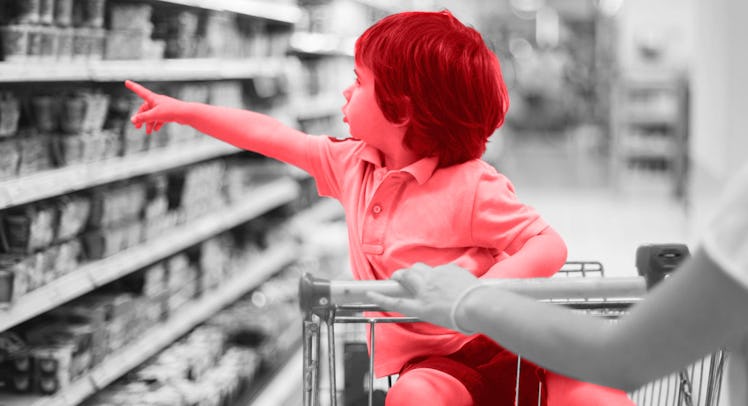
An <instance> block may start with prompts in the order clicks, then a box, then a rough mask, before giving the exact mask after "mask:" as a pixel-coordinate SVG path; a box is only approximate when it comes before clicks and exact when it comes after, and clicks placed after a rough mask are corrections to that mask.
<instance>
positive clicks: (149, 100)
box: [125, 80, 185, 134]
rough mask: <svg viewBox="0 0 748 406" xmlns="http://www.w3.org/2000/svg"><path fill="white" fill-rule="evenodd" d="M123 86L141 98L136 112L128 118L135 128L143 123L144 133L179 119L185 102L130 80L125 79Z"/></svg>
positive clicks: (156, 129)
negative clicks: (141, 100)
mask: <svg viewBox="0 0 748 406" xmlns="http://www.w3.org/2000/svg"><path fill="white" fill-rule="evenodd" d="M125 86H126V87H127V88H128V89H130V90H132V91H133V92H135V94H137V95H138V96H140V98H141V99H143V104H142V105H141V106H140V108H139V109H138V111H137V113H135V115H134V116H132V117H131V118H130V121H131V122H132V123H133V124H134V125H135V127H136V128H140V127H141V126H142V125H143V124H145V129H146V133H147V134H150V133H152V132H154V131H158V130H159V129H161V127H162V126H163V125H164V123H168V122H179V121H180V120H179V118H180V115H181V113H182V111H183V110H184V108H183V105H184V104H185V102H183V101H181V100H177V99H175V98H172V97H169V96H164V95H162V94H158V93H154V92H152V91H150V90H148V89H146V88H145V87H143V86H142V85H140V84H138V83H135V82H133V81H130V80H126V81H125Z"/></svg>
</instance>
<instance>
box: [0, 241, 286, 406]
mask: <svg viewBox="0 0 748 406" xmlns="http://www.w3.org/2000/svg"><path fill="white" fill-rule="evenodd" d="M294 253H295V248H294V244H293V243H290V242H289V243H284V244H280V245H277V246H275V247H273V248H269V249H268V250H267V251H265V252H264V253H262V254H260V256H259V257H258V258H257V259H256V260H255V261H254V262H253V263H252V264H250V265H249V266H248V267H247V269H248V271H247V272H244V273H241V274H239V275H237V276H236V277H234V278H232V279H229V280H228V281H226V282H225V283H224V284H223V285H222V286H221V287H220V288H218V289H217V290H215V291H211V292H209V294H207V295H206V296H204V297H202V298H200V299H198V300H196V301H194V302H191V303H189V304H186V305H185V306H184V307H182V308H180V310H179V312H178V314H177V315H175V316H174V317H171V318H169V319H168V320H167V321H166V322H164V323H163V324H161V325H159V326H157V327H153V328H151V329H150V330H149V331H148V332H147V333H146V334H144V335H143V336H142V337H141V338H140V339H138V340H137V341H135V342H133V343H131V344H129V345H127V346H126V347H125V348H124V349H122V350H121V351H118V352H117V353H115V354H114V355H111V356H109V357H107V358H106V359H105V360H104V361H103V362H102V363H101V364H100V365H99V366H97V367H95V368H93V369H92V370H91V371H90V372H89V373H88V374H86V375H84V376H83V377H81V378H79V379H78V380H77V381H75V382H74V383H73V384H72V385H70V386H69V387H67V388H66V389H63V390H62V391H60V392H58V393H57V394H55V395H53V396H48V397H37V398H30V397H20V396H19V397H15V398H14V399H10V400H5V399H4V400H3V402H2V404H3V406H21V405H26V406H73V405H77V404H79V403H81V402H82V401H84V400H85V399H86V398H88V397H89V396H91V395H93V394H95V393H96V392H98V391H99V390H101V389H102V388H104V387H105V386H107V385H109V384H110V383H112V382H113V381H114V380H116V379H117V378H119V377H121V376H122V375H124V374H125V373H127V372H129V371H130V370H132V369H134V368H135V367H137V366H138V365H140V364H142V363H143V362H145V361H146V360H148V359H149V358H150V357H152V356H153V355H155V354H156V353H158V352H159V351H161V350H162V349H163V348H164V347H166V346H168V345H169V344H171V343H173V342H174V341H176V340H177V339H179V338H180V337H181V336H183V335H184V334H186V333H188V332H189V331H190V330H191V329H192V328H194V327H195V326H197V325H198V324H200V323H202V322H204V321H205V320H207V319H208V318H210V317H211V316H212V315H213V314H215V313H217V312H218V311H219V310H221V309H222V308H224V307H225V306H227V305H229V304H231V303H233V302H235V301H236V300H238V299H239V298H240V297H241V296H242V295H244V294H245V293H246V292H248V291H250V290H252V289H254V288H255V287H257V286H259V285H260V284H262V282H264V281H265V280H266V279H267V278H269V277H270V276H272V275H273V274H274V273H275V272H277V271H278V270H280V269H281V268H282V267H283V266H285V265H287V264H289V263H291V262H293V261H294V260H295V257H294Z"/></svg>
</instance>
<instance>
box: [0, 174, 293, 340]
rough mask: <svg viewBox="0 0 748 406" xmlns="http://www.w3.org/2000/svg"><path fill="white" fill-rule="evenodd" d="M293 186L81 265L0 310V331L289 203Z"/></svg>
mask: <svg viewBox="0 0 748 406" xmlns="http://www.w3.org/2000/svg"><path fill="white" fill-rule="evenodd" d="M298 189H299V188H298V184H297V183H296V182H294V181H293V180H291V179H288V178H282V179H279V180H276V181H273V182H270V183H269V184H266V185H262V186H258V187H257V188H255V189H254V190H253V191H252V192H251V193H249V196H248V197H247V198H245V199H242V201H241V202H240V203H238V204H236V205H234V206H231V207H227V208H225V209H224V210H221V211H219V212H217V213H214V214H210V215H206V216H204V217H202V218H200V219H198V220H196V221H193V222H190V223H189V224H185V225H182V226H178V227H175V228H174V229H172V230H171V231H168V232H166V233H164V234H163V235H161V236H160V237H159V239H158V240H155V241H147V242H145V243H143V244H140V245H138V246H135V247H132V248H129V249H127V250H124V251H122V252H120V253H118V254H115V255H112V256H110V257H107V258H104V259H102V260H99V261H95V262H92V263H89V264H86V265H84V266H81V267H80V268H78V269H77V270H76V271H74V272H72V273H70V274H67V275H65V276H63V277H61V278H59V279H57V280H55V281H53V282H51V283H49V284H47V285H45V286H43V287H41V288H39V289H36V290H34V291H32V292H29V293H28V294H26V295H23V296H21V297H20V298H18V300H16V301H14V302H13V304H12V306H11V307H10V308H8V309H5V310H2V311H0V331H5V330H7V329H8V328H11V327H13V326H15V325H17V324H19V323H22V322H24V321H26V320H29V319H31V318H32V317H34V316H37V315H39V314H41V313H44V312H45V311H48V310H50V309H53V308H55V307H57V306H59V305H61V304H63V303H65V302H67V301H69V300H72V299H74V298H76V297H78V296H81V295H83V294H85V293H88V292H90V291H92V290H94V289H96V288H97V287H99V286H102V285H104V284H106V283H109V282H111V281H114V280H116V279H118V278H121V277H123V276H125V275H127V274H130V273H132V272H134V271H136V270H138V269H141V268H143V267H145V266H148V265H150V264H152V263H154V262H156V261H158V260H161V259H163V258H166V257H168V256H169V255H172V254H175V253H177V252H179V251H182V250H184V249H186V248H189V247H190V246H192V245H195V244H197V243H199V242H201V241H203V240H205V239H207V238H209V237H211V236H213V235H215V234H218V233H221V232H223V231H225V230H228V229H230V228H232V227H234V226H237V225H239V224H242V223H244V222H247V221H249V220H251V219H253V218H255V217H257V216H259V215H261V214H263V213H265V212H266V211H269V210H271V209H273V208H275V207H278V206H280V205H282V204H285V203H288V202H290V201H291V200H293V199H294V198H295V197H296V196H297V195H298V193H299V190H298Z"/></svg>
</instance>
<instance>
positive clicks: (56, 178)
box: [0, 0, 353, 406]
mask: <svg viewBox="0 0 748 406" xmlns="http://www.w3.org/2000/svg"><path fill="white" fill-rule="evenodd" d="M120 2H121V3H126V2H127V1H126V0H121V1H120V0H108V3H120ZM144 3H148V4H151V5H153V7H154V10H155V8H157V7H161V11H166V10H172V9H173V10H179V9H180V8H181V9H182V10H185V11H196V10H194V9H196V8H197V9H204V10H209V11H219V12H225V13H229V14H234V15H238V16H244V17H249V18H242V19H241V23H242V24H256V27H257V29H259V30H260V32H261V33H262V35H272V34H273V33H276V34H277V31H273V30H278V29H281V30H285V29H286V27H287V28H289V29H290V28H292V27H291V26H292V25H294V24H296V23H297V22H298V21H299V20H300V19H301V18H302V17H303V16H304V14H305V10H303V9H302V8H300V7H297V6H296V5H295V3H289V2H271V1H269V0H267V1H264V0H263V1H259V0H242V1H235V0H146V1H145V2H144ZM189 9H193V10H189ZM196 14H199V15H201V16H203V17H205V16H207V15H210V16H216V14H215V13H196ZM200 18H202V17H200ZM261 20H265V21H261ZM153 21H154V23H156V20H153ZM285 24H288V25H289V26H284V25H285ZM106 28H107V30H109V29H114V27H106ZM76 29H77V26H76ZM265 30H268V31H265ZM285 35H290V31H289V32H288V33H286V34H285ZM322 35H323V36H325V37H326V38H327V40H325V41H323V42H324V43H326V44H334V46H331V47H327V46H325V47H322V48H318V49H313V47H309V46H307V45H299V46H298V47H296V46H294V45H293V44H291V45H289V46H290V47H291V49H289V51H290V52H289V53H290V54H291V55H290V56H286V54H285V52H278V49H277V45H278V44H282V45H284V46H285V45H286V44H287V43H286V44H284V43H283V42H275V41H276V40H281V41H282V40H283V39H284V38H285V39H286V40H289V39H288V37H283V36H282V35H281V36H280V38H279V37H272V38H271V37H270V36H269V37H267V38H264V39H262V40H263V41H267V43H266V44H265V43H263V44H264V45H267V46H268V47H270V48H269V49H268V50H265V51H262V50H257V52H254V51H252V52H246V50H245V49H244V48H242V50H243V52H242V55H244V54H247V55H280V56H266V57H252V58H242V59H238V58H237V59H234V58H231V57H224V58H201V59H195V58H193V59H142V60H98V59H90V60H89V59H85V58H84V59H80V58H75V59H72V60H64V61H63V60H60V61H57V60H54V61H53V60H48V61H46V60H45V61H44V62H42V61H41V60H36V59H34V58H33V57H32V58H29V59H28V62H34V63H27V62H0V86H2V87H3V88H8V89H11V91H15V90H13V89H20V87H19V86H18V85H19V84H25V83H30V84H32V86H37V87H40V88H41V87H43V86H47V85H48V84H49V85H52V86H56V87H67V86H68V85H69V86H70V87H88V88H91V89H107V88H108V87H110V85H112V84H116V83H117V82H122V81H124V80H126V79H131V80H136V81H141V82H175V83H173V84H168V85H166V86H174V85H177V86H182V85H184V84H185V83H176V82H216V81H224V80H231V81H233V84H237V83H239V82H240V81H243V83H242V84H241V85H242V86H244V85H245V83H244V82H246V83H249V81H248V80H249V79H256V78H258V77H262V78H270V77H272V78H274V79H273V80H275V78H276V77H277V76H278V75H280V74H288V70H287V65H288V64H289V60H290V59H295V58H302V57H304V56H306V57H310V58H329V57H332V58H341V59H342V60H345V61H348V62H350V61H351V59H350V56H352V49H353V47H352V45H353V39H352V38H342V37H339V36H336V35H334V34H322ZM154 38H155V37H154ZM300 38H301V39H303V38H307V39H309V38H311V39H312V40H313V41H319V40H320V38H319V35H317V34H311V37H310V36H309V34H308V33H299V35H298V36H296V37H295V39H296V42H294V41H292V40H290V41H291V42H293V43H296V44H298V40H299V39H300ZM302 42H303V41H302ZM306 44H309V42H307V43H306ZM264 45H262V46H264ZM258 49H261V48H258ZM218 54H221V53H218ZM332 76H333V77H335V76H336V75H335V74H333V75H332ZM326 80H327V78H323V80H322V83H325V84H327V85H334V86H331V87H334V88H335V89H336V92H335V93H334V94H333V93H331V92H327V91H326V88H325V89H321V91H320V92H318V93H317V92H315V93H313V94H305V95H301V97H302V98H303V100H301V101H300V102H298V103H297V101H299V99H295V98H293V97H291V98H289V99H286V97H287V96H289V94H287V93H286V92H287V90H286V91H283V90H282V89H280V90H278V92H279V93H278V94H276V96H277V95H280V96H281V98H280V99H277V100H269V98H268V96H267V95H263V96H262V97H265V98H266V99H265V100H263V101H262V103H264V102H268V101H278V100H279V101H280V102H281V103H277V104H276V105H273V103H268V104H267V105H263V106H264V107H259V108H258V109H262V108H265V107H266V108H267V109H268V110H267V111H268V112H269V114H272V115H275V114H274V112H281V111H282V112H284V113H283V114H284V115H285V116H288V118H289V120H287V121H288V123H289V124H291V125H294V124H293V123H294V122H296V124H298V123H299V122H301V121H303V120H314V119H317V118H320V117H322V118H330V117H333V116H335V115H338V114H340V106H341V104H342V101H343V100H342V97H341V96H340V94H339V91H340V89H338V87H339V86H338V84H329V83H327V82H326ZM253 83H254V82H253ZM60 85H62V86H60ZM198 85H204V83H199V84H198ZM278 86H280V85H278ZM0 90H2V89H0ZM242 91H243V92H247V89H244V88H243V89H242ZM19 93H20V92H19ZM245 96H246V94H245ZM24 97H28V95H26V94H24ZM252 97H254V96H252ZM273 97H275V96H273ZM22 101H23V100H22ZM23 102H25V101H23ZM262 103H260V104H262ZM285 116H284V117H285ZM22 125H26V126H28V125H29V124H27V123H25V122H24V123H22ZM24 128H25V127H24ZM24 128H21V130H22V129H24ZM19 134H20V133H19ZM11 136H13V137H17V136H18V135H17V134H12V135H11ZM239 152H241V150H240V149H238V148H235V147H233V146H231V145H228V144H225V143H223V142H219V141H216V140H214V139H211V138H209V137H204V138H203V139H202V140H198V141H194V142H187V143H182V144H179V145H173V146H168V147H160V148H157V149H151V150H148V151H145V152H139V153H134V154H128V155H126V156H124V157H118V158H110V159H106V160H102V161H98V162H91V163H85V164H74V165H69V166H65V167H61V168H55V169H47V170H43V171H42V172H38V173H33V174H30V175H23V176H20V177H17V178H12V179H9V180H4V181H0V210H5V209H11V208H15V207H18V206H22V205H27V204H36V202H39V201H43V200H45V199H49V198H55V197H57V196H61V195H64V194H67V193H72V192H78V191H84V190H87V189H90V188H95V187H99V186H104V185H107V184H110V183H113V182H120V181H126V180H128V179H132V178H137V177H139V176H144V175H149V174H152V173H159V172H164V171H168V170H171V169H176V168H181V167H185V166H189V165H191V164H197V163H200V162H202V161H208V160H211V159H216V158H221V157H229V156H232V155H235V154H237V153H239ZM284 174H285V175H287V174H286V173H285V172H284ZM307 179H308V175H304V176H303V177H302V176H299V177H293V176H284V177H282V178H278V179H276V180H274V181H271V182H269V183H265V184H262V185H258V186H256V187H255V188H253V189H252V190H250V191H249V192H248V196H246V197H245V198H243V199H242V200H241V201H240V202H238V203H236V204H234V205H232V206H229V207H225V208H224V209H221V210H220V211H217V212H215V213H211V214H208V215H205V216H203V217H200V218H198V219H196V220H191V221H190V222H189V223H184V224H181V225H179V226H176V227H175V228H172V229H170V230H168V231H167V232H165V233H163V234H161V235H159V236H158V239H155V240H151V241H147V242H145V243H141V244H140V245H137V246H134V247H130V248H128V249H126V250H123V251H120V252H117V253H115V254H114V255H111V256H108V257H106V258H104V259H100V260H96V261H92V262H87V263H83V264H81V265H80V266H79V267H78V268H77V269H75V270H74V271H72V272H70V273H67V274H65V275H64V276H62V277H60V278H58V279H56V280H53V281H51V282H49V283H47V284H45V285H43V286H41V287H38V288H36V289H35V290H33V291H31V292H28V293H26V294H20V296H19V297H15V298H14V300H13V301H12V302H11V303H10V304H7V305H6V306H5V307H4V308H0V332H5V331H6V330H9V329H13V330H17V331H22V330H23V329H24V328H26V327H25V326H26V324H24V323H26V322H31V321H32V319H34V318H35V317H37V316H40V315H42V314H44V313H46V312H47V311H50V310H53V309H55V308H57V307H59V306H61V305H63V304H65V303H67V302H69V301H71V300H74V299H76V298H78V297H80V296H83V295H85V294H87V293H90V292H92V291H94V290H96V289H98V288H99V287H102V286H103V285H106V284H109V283H111V282H114V281H117V280H119V279H121V278H123V277H125V276H127V275H130V274H132V273H134V272H137V271H139V270H141V269H143V268H146V267H148V266H149V265H151V264H154V263H157V262H159V261H163V260H166V259H168V258H169V257H171V256H173V255H175V254H180V253H182V252H183V251H185V250H186V249H188V248H190V247H194V246H196V245H198V244H200V243H202V242H203V241H206V240H209V239H211V238H212V237H214V236H216V235H219V234H221V233H223V232H225V231H228V230H229V229H232V228H235V227H236V226H239V225H242V224H244V223H247V222H248V221H250V220H252V219H254V218H256V217H258V216H261V215H262V214H264V213H266V212H268V211H270V210H272V209H275V208H278V207H280V206H283V205H286V204H288V203H292V202H294V200H295V199H298V198H299V197H300V193H301V192H300V186H299V183H300V182H303V181H305V180H307ZM169 182H171V180H169ZM341 215H342V210H341V207H340V205H339V203H337V202H335V201H331V200H329V199H324V200H322V201H320V202H319V203H317V204H315V205H313V206H312V207H311V208H309V209H307V210H305V211H303V212H301V213H298V214H297V215H295V216H293V217H291V218H289V219H286V220H287V222H286V223H285V225H284V226H283V227H286V226H288V227H289V228H290V232H291V233H294V228H295V227H304V225H308V224H311V223H314V222H315V221H325V220H329V219H332V218H339V217H340V216H341ZM299 252H300V250H299V247H298V243H295V242H281V243H279V242H277V241H275V240H274V242H273V243H272V245H271V246H270V247H269V248H268V249H267V250H266V251H265V252H264V253H262V254H259V255H258V256H257V257H256V259H255V260H254V262H253V263H252V264H251V265H250V266H249V268H251V270H248V271H247V272H242V273H241V274H239V275H237V276H235V277H232V278H230V279H228V280H225V281H222V283H221V285H220V286H219V287H218V288H217V289H214V290H211V291H208V292H206V293H205V294H203V295H201V296H200V297H199V298H198V299H194V300H193V301H191V302H189V303H188V304H186V305H184V306H183V307H181V308H180V309H179V310H177V311H176V312H175V313H172V315H171V317H170V318H169V319H168V320H166V321H165V322H163V323H162V324H160V325H158V326H157V327H152V328H151V329H150V330H148V332H147V333H146V334H144V335H143V336H141V337H138V338H137V340H136V341H134V342H130V343H129V344H127V345H126V346H125V347H123V348H121V349H119V350H117V351H116V352H114V353H112V354H108V356H107V357H106V358H104V360H103V361H101V362H99V363H98V364H96V365H95V366H93V367H92V369H90V370H87V371H86V372H85V373H84V375H83V376H82V377H80V378H79V379H77V380H76V381H75V382H73V383H72V384H70V385H68V386H65V387H63V388H62V389H61V390H60V391H58V392H57V393H55V394H54V395H51V396H38V395H22V396H21V395H19V396H16V395H13V394H10V393H5V392H4V393H3V394H2V395H0V405H7V406H17V405H18V406H20V405H32V406H63V405H65V406H73V405H78V404H80V403H82V402H84V401H85V399H87V398H89V397H91V396H92V395H94V394H96V393H97V392H99V391H101V390H102V389H103V388H104V387H106V386H107V385H109V384H111V383H112V382H114V381H115V380H117V379H119V378H120V377H122V376H123V375H125V374H127V373H128V372H129V371H131V370H132V369H134V368H136V367H137V366H138V365H141V364H142V363H144V362H145V361H147V360H148V359H149V358H151V357H153V356H154V355H156V354H158V353H159V352H160V351H162V350H163V349H164V348H165V347H167V346H169V345H170V344H172V343H173V342H174V341H176V340H178V339H179V338H180V337H182V336H183V335H184V334H186V333H188V332H189V331H190V330H192V329H193V328H194V327H196V326H198V325H200V324H202V323H203V322H205V321H206V320H207V319H209V318H210V317H212V316H213V315H214V314H215V313H216V312H218V311H219V310H221V309H222V308H224V307H226V306H228V305H230V304H231V303H233V302H235V301H237V300H238V299H239V298H241V297H242V296H244V295H245V294H246V293H248V292H250V291H252V290H253V289H255V288H258V287H260V286H261V285H262V284H263V283H264V282H265V281H266V280H268V278H270V277H272V276H273V275H274V274H275V273H277V272H278V271H279V270H280V269H282V268H283V267H284V266H286V265H288V264H290V263H292V262H293V261H295V260H296V255H298V253H299ZM297 327H298V326H296V325H294V326H289V328H288V330H286V332H285V333H283V334H282V337H281V338H282V339H283V340H286V342H287V343H289V345H291V347H294V345H297V344H293V343H297V341H298V338H297V339H296V340H297V341H293V342H292V341H291V340H292V339H294V337H296V336H300V329H297ZM291 352H293V351H291ZM288 355H289V354H286V355H284V357H285V356H288ZM294 359H295V358H294V357H291V358H290V361H288V363H286V364H285V367H282V368H281V372H280V373H279V374H276V375H273V376H272V377H269V378H267V379H266V380H263V381H261V382H259V383H258V385H267V388H265V387H264V386H262V387H260V388H259V389H258V390H257V391H255V392H257V393H259V395H257V394H256V395H253V396H254V398H257V397H256V396H260V398H265V399H267V393H269V392H268V390H272V387H277V386H279V385H280V386H286V385H287V382H286V381H285V379H286V378H284V376H287V372H284V371H288V370H296V369H298V368H297V367H296V364H297V362H294V361H293V360H294ZM97 362H98V361H97ZM278 379H280V380H281V381H278Z"/></svg>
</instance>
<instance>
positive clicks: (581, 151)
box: [494, 134, 691, 276]
mask: <svg viewBox="0 0 748 406" xmlns="http://www.w3.org/2000/svg"><path fill="white" fill-rule="evenodd" d="M600 150H601V148H600V147H599V144H596V143H595V142H589V140H586V141H585V140H580V139H574V138H573V137H569V136H565V135H555V136H553V135H547V134H546V135H534V136H533V135H527V134H521V135H520V134H505V139H504V140H503V145H502V146H501V150H500V151H498V152H497V153H496V154H495V158H494V159H495V162H494V164H495V165H496V166H497V168H499V170H500V171H502V172H503V173H504V174H506V175H507V176H508V177H509V178H510V179H511V180H512V182H513V183H514V185H515V188H516V191H517V195H518V196H519V198H520V199H521V200H523V201H524V202H526V203H528V204H530V205H531V206H533V207H535V208H536V209H537V210H539V211H540V213H541V214H542V215H543V217H544V218H546V219H547V221H548V222H549V223H550V224H551V225H552V226H553V227H554V228H556V230H558V231H559V233H561V235H562V236H563V237H564V239H565V240H566V243H567V246H568V248H569V256H568V258H569V259H570V260H583V261H585V260H597V261H600V262H602V263H603V265H604V266H605V269H606V275H608V276H632V275H636V268H635V265H634V261H635V253H636V248H637V247H638V246H639V245H642V244H656V243H686V244H689V246H691V245H690V241H689V240H688V238H689V229H688V225H689V222H688V218H687V215H686V211H685V208H684V205H683V203H682V202H680V201H677V200H676V199H674V198H673V197H671V196H670V195H668V193H667V192H664V191H658V192H657V193H652V192H651V190H650V191H644V190H642V191H641V192H637V191H636V190H635V189H632V188H630V187H628V188H627V187H625V185H624V187H623V188H621V189H623V190H621V189H617V188H615V187H614V186H612V185H611V182H610V179H611V178H612V177H611V176H610V173H609V169H610V166H609V163H608V160H607V158H606V156H605V155H604V154H603V153H601V152H600Z"/></svg>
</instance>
